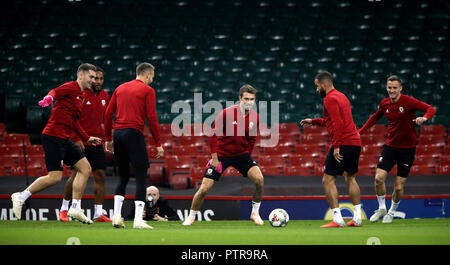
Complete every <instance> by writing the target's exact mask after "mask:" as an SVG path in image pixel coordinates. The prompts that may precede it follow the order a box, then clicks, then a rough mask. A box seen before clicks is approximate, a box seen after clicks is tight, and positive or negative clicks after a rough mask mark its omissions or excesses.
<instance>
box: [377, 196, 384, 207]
mask: <svg viewBox="0 0 450 265" xmlns="http://www.w3.org/2000/svg"><path fill="white" fill-rule="evenodd" d="M377 200H378V209H386V195H382V196H378V195H377Z"/></svg>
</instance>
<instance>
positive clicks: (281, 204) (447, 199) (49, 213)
mask: <svg viewBox="0 0 450 265" xmlns="http://www.w3.org/2000/svg"><path fill="white" fill-rule="evenodd" d="M164 197H165V198H167V199H169V200H170V205H171V207H172V208H173V209H174V210H175V211H176V212H177V214H178V215H179V217H180V219H182V220H184V218H185V217H186V216H187V215H188V213H189V208H190V204H191V200H192V196H164ZM93 198H94V196H93V195H87V196H84V198H83V201H82V208H83V209H84V210H85V212H86V215H87V216H88V217H90V218H92V216H93ZM133 199H134V197H133V196H127V197H126V200H125V203H124V206H123V214H124V215H125V212H126V211H127V209H128V208H129V207H128V206H129V205H131V203H133ZM61 200H62V196H61V195H33V196H32V198H31V200H28V205H27V207H24V212H23V213H22V216H24V219H25V220H38V221H46V220H58V216H59V208H60V207H61ZM361 203H362V209H363V212H362V215H363V219H368V218H369V217H370V215H371V214H372V213H373V211H374V210H376V209H377V207H378V202H377V200H376V197H375V196H362V197H361ZM390 203H391V200H390V197H388V200H387V207H390ZM339 206H340V208H341V211H342V215H343V216H344V219H345V218H348V219H349V218H351V216H352V212H353V206H352V203H351V201H350V198H349V197H348V196H341V197H340V205H339ZM113 207H114V200H113V196H106V197H105V202H104V206H103V208H104V209H105V210H106V212H107V214H108V215H109V216H112V213H113ZM275 208H283V209H285V210H286V211H287V212H288V213H289V216H290V219H291V220H324V219H325V220H329V219H332V213H331V210H330V208H329V207H328V203H327V201H326V198H325V197H324V196H268V197H265V198H264V200H263V203H262V204H261V208H260V214H261V217H262V218H263V219H267V217H268V216H269V213H270V212H271V211H272V210H273V209H275ZM449 208H450V194H447V195H420V196H419V195H417V196H413V195H409V196H404V197H403V199H402V202H401V204H400V206H399V208H398V211H397V212H396V215H395V216H396V217H397V218H406V219H412V218H448V217H450V215H449V212H450V209H449ZM250 212H251V197H248V196H237V197H236V196H209V197H207V198H206V199H205V202H204V204H203V207H202V209H201V211H200V214H199V215H198V216H197V220H202V221H212V220H248V219H249V216H250ZM0 220H16V218H14V216H13V213H12V209H11V200H10V195H7V194H4V195H0Z"/></svg>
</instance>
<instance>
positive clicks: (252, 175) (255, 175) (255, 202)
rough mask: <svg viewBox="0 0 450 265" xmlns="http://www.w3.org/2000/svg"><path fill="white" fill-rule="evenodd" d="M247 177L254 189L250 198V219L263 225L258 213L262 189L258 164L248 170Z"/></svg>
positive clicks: (261, 178) (262, 180)
mask: <svg viewBox="0 0 450 265" xmlns="http://www.w3.org/2000/svg"><path fill="white" fill-rule="evenodd" d="M247 176H248V178H249V179H250V180H251V181H252V182H253V184H254V185H255V190H254V192H253V198H252V213H251V215H250V220H252V221H253V222H254V223H255V224H257V225H264V222H263V220H262V219H261V216H260V215H259V207H260V205H261V199H262V195H263V190H264V177H263V174H262V173H261V170H260V169H259V167H258V166H253V167H251V168H250V169H249V170H248V173H247Z"/></svg>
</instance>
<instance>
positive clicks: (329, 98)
mask: <svg viewBox="0 0 450 265" xmlns="http://www.w3.org/2000/svg"><path fill="white" fill-rule="evenodd" d="M312 124H313V125H319V126H326V127H327V131H328V134H329V135H330V137H331V142H332V144H333V146H334V147H335V148H336V147H339V146H341V145H353V146H361V138H360V137H359V135H358V130H357V129H356V125H355V123H354V122H353V116H352V109H351V107H350V101H349V100H348V99H347V97H346V96H345V95H344V94H343V93H341V92H339V91H337V90H336V89H333V90H331V91H330V92H328V94H327V95H326V97H325V99H324V100H323V118H322V119H312Z"/></svg>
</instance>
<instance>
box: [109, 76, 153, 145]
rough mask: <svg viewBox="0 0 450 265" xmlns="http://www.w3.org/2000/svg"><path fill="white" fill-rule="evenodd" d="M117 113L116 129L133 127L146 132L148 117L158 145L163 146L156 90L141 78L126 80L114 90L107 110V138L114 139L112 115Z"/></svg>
mask: <svg viewBox="0 0 450 265" xmlns="http://www.w3.org/2000/svg"><path fill="white" fill-rule="evenodd" d="M114 113H116V121H115V123H114V129H126V128H132V129H136V130H139V131H140V132H142V133H144V126H145V118H146V117H147V119H148V123H149V125H150V131H151V133H152V136H153V139H154V140H155V143H156V146H161V140H160V132H159V123H158V116H157V115H156V95H155V90H153V88H151V87H150V86H149V85H146V84H145V83H144V82H142V81H141V80H137V79H136V80H132V81H129V82H126V83H124V84H122V85H120V86H119V87H117V89H116V90H115V91H114V93H113V95H112V97H111V101H110V102H109V104H108V108H107V109H106V112H105V119H104V122H105V140H106V141H111V140H112V135H111V134H112V132H111V128H112V127H113V126H112V121H113V120H112V117H113V114H114Z"/></svg>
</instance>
